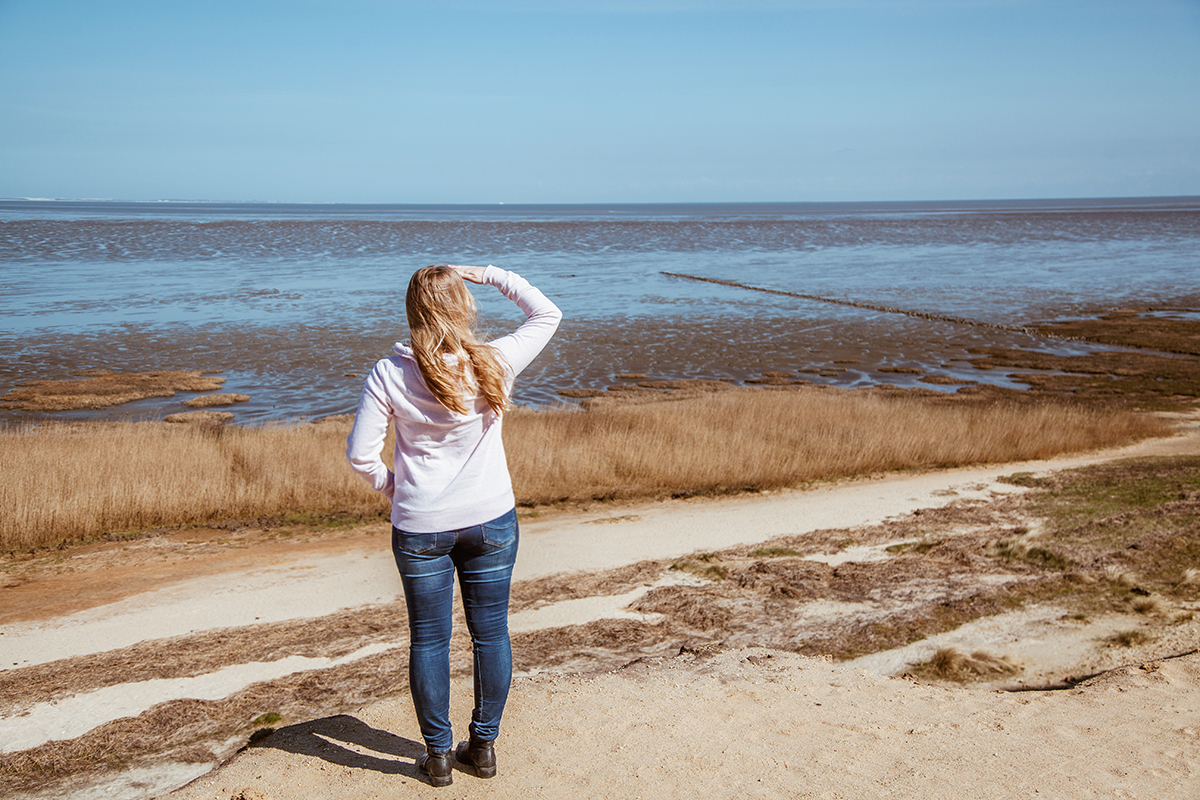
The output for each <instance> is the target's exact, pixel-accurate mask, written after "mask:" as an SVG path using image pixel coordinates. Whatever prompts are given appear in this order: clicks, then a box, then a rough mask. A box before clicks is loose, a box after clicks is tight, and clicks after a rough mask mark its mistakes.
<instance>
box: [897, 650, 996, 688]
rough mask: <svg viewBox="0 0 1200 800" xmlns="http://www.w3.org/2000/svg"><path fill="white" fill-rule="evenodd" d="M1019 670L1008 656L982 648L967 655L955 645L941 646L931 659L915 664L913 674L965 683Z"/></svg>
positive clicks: (919, 676) (920, 676)
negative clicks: (988, 651)
mask: <svg viewBox="0 0 1200 800" xmlns="http://www.w3.org/2000/svg"><path fill="white" fill-rule="evenodd" d="M1018 671H1019V668H1018V667H1017V666H1016V665H1015V664H1013V663H1012V662H1011V661H1009V660H1008V659H1007V658H1002V657H999V656H994V655H992V654H991V653H987V652H984V651H982V650H976V651H975V652H974V653H971V654H970V655H967V654H966V653H962V652H959V651H958V650H957V649H955V648H953V647H940V648H938V650H937V652H936V653H934V654H933V658H931V659H929V661H927V662H925V663H923V664H915V665H913V667H912V670H911V674H912V675H914V676H915V677H918V678H933V679H936V680H943V681H955V682H957V683H965V682H967V681H969V680H977V679H979V678H996V677H999V676H1003V675H1012V674H1013V673H1015V672H1018Z"/></svg>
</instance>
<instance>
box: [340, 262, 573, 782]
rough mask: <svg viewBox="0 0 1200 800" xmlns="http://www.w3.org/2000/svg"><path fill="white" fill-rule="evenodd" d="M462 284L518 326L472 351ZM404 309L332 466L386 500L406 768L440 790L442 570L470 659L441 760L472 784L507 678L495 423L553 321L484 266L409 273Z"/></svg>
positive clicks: (510, 506) (445, 661) (447, 776)
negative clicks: (401, 620)
mask: <svg viewBox="0 0 1200 800" xmlns="http://www.w3.org/2000/svg"><path fill="white" fill-rule="evenodd" d="M464 280H466V281H470V282H472V283H478V284H486V285H489V286H494V287H496V288H497V289H499V290H500V292H501V294H503V295H504V296H505V297H507V298H508V299H509V300H512V301H513V302H514V303H516V304H517V305H518V306H519V307H520V308H521V310H522V311H524V312H525V315H526V317H527V319H526V320H525V322H524V323H523V324H522V325H521V326H520V327H519V328H517V329H516V330H515V331H513V332H512V333H510V334H508V335H507V336H504V337H502V338H500V339H497V340H495V341H493V342H490V343H488V344H483V343H480V342H478V341H477V340H476V339H475V336H474V334H473V333H472V331H471V327H472V325H473V324H474V321H475V300H474V298H473V297H472V296H471V292H470V291H469V290H468V289H467V287H466V285H465V284H464V283H463V281H464ZM405 306H406V309H407V311H408V327H409V333H410V336H411V343H410V344H397V345H396V346H395V348H394V350H395V353H394V355H392V356H391V357H389V358H385V359H383V360H381V361H380V362H379V363H377V364H376V365H375V368H374V369H372V370H371V374H370V375H369V376H367V381H366V385H365V386H364V387H363V393H362V398H361V399H360V401H359V404H358V414H357V416H356V417H355V420H354V429H353V430H352V431H351V432H350V437H349V439H348V440H347V442H346V457H347V458H348V459H349V460H350V464H351V465H352V466H353V468H354V469H355V471H357V472H359V473H360V474H361V475H362V476H363V477H365V478H366V479H367V481H368V482H369V483H370V484H371V486H373V487H374V488H375V489H376V490H377V491H379V492H382V493H383V494H385V495H387V496H388V497H390V498H391V500H392V552H393V553H394V554H395V556H396V566H397V567H398V568H399V569H400V577H401V580H402V582H403V584H404V601H405V603H406V604H407V606H408V625H409V632H410V644H409V665H408V671H409V685H410V687H411V690H412V698H413V704H414V705H415V707H416V712H417V718H418V720H419V721H420V724H421V735H422V736H423V737H424V739H425V749H426V752H425V755H424V756H422V757H421V759H420V761H419V762H418V765H419V767H420V768H421V770H422V771H423V772H424V773H425V774H426V775H427V776H429V779H430V782H432V783H433V784H434V785H435V786H448V785H449V784H450V783H451V781H452V776H451V769H452V766H453V763H452V761H451V753H450V748H451V746H452V745H453V743H454V738H453V733H452V732H451V728H450V627H451V614H452V611H453V591H454V575H455V573H456V572H457V574H458V580H459V585H460V588H461V593H462V599H463V609H464V611H465V612H466V618H467V628H468V629H469V630H470V633H471V645H472V649H473V650H474V669H475V710H474V711H473V712H472V714H471V725H470V739H469V740H468V741H464V742H462V743H461V744H459V746H458V749H457V751H456V752H455V754H454V756H455V757H456V758H457V759H458V761H459V762H461V763H463V764H465V765H469V766H472V767H474V769H475V772H476V774H477V775H478V776H479V777H481V778H490V777H492V776H493V775H495V774H496V757H495V750H494V748H493V742H494V741H495V739H496V735H497V734H498V733H499V726H500V717H501V715H502V714H503V713H504V704H505V701H506V700H507V699H508V687H509V684H510V683H511V682H512V649H511V646H510V644H509V638H508V592H509V583H510V581H511V578H512V569H513V563H514V561H515V560H516V555H517V538H518V532H517V515H516V510H515V507H514V506H515V500H514V498H513V490H512V481H511V480H510V478H509V475H508V465H507V462H506V461H505V457H504V443H503V441H502V440H501V437H500V429H501V422H502V420H503V416H502V415H503V412H504V409H505V407H506V406H507V405H508V401H509V397H510V396H511V394H512V385H513V379H514V378H516V376H517V375H518V374H520V373H521V371H522V370H524V369H525V367H527V366H529V363H530V362H531V361H533V359H534V357H535V356H536V355H537V354H538V353H539V352H540V351H541V350H542V348H543V347H545V346H546V342H548V341H549V340H550V337H551V336H552V335H554V331H555V330H556V329H557V328H558V323H559V320H560V319H562V313H561V312H560V311H559V310H558V307H557V306H555V305H554V303H552V302H550V300H548V299H547V298H546V296H545V295H544V294H542V293H541V292H540V291H538V290H537V289H535V288H534V287H533V286H531V285H530V284H529V282H528V281H526V280H525V279H523V278H521V277H520V276H519V275H517V274H516V273H515V272H508V271H506V270H502V269H497V268H496V267H493V266H488V267H486V268H484V267H458V266H433V267H425V268H424V269H420V270H417V272H415V273H414V274H413V276H412V279H411V280H410V281H409V283H408V295H407V297H406V299H405ZM389 422H391V423H392V424H394V425H395V426H396V451H395V454H394V459H393V465H392V467H393V468H392V469H390V470H389V469H388V468H387V466H386V465H385V464H384V462H383V460H382V459H381V457H380V450H381V449H382V448H383V440H384V437H385V435H386V434H387V427H388V423H389Z"/></svg>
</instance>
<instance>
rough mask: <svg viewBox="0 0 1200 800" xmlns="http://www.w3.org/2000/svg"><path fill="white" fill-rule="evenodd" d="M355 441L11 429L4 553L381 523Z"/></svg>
mask: <svg viewBox="0 0 1200 800" xmlns="http://www.w3.org/2000/svg"><path fill="white" fill-rule="evenodd" d="M197 413H203V412H197ZM208 413H213V412H208ZM347 431H348V427H347V424H346V423H345V422H344V421H343V422H341V423H331V424H323V425H312V424H306V425H294V426H283V425H280V426H268V427H262V428H238V427H233V426H223V427H222V426H218V427H213V426H207V425H163V424H159V423H149V422H139V423H88V424H68V425H60V424H44V425H40V426H37V427H33V426H13V427H9V428H5V429H3V432H2V433H0V438H2V444H0V449H3V452H4V458H3V461H2V462H0V507H3V508H4V509H5V513H4V515H3V516H2V517H0V546H3V547H5V548H9V549H11V548H20V547H38V546H48V545H49V546H53V545H55V544H58V543H61V542H64V541H71V540H77V539H84V538H90V537H97V536H104V535H108V534H116V533H123V532H128V531H138V530H145V529H147V528H154V527H158V526H169V525H179V524H184V523H204V522H210V521H220V520H226V519H237V518H246V517H259V516H263V515H276V514H287V513H292V512H296V511H308V512H317V513H320V512H326V511H360V512H362V513H378V512H379V510H380V509H381V508H382V507H383V505H384V504H385V502H386V501H384V500H383V498H382V497H381V496H380V495H378V494H376V493H375V492H373V491H371V489H370V488H369V487H368V486H367V484H366V483H365V482H364V481H363V480H362V479H361V478H360V477H358V476H357V475H355V474H354V473H353V472H351V471H350V469H349V467H348V466H347V465H346V460H345V457H344V456H343V455H342V453H343V451H344V450H345V440H346V434H347Z"/></svg>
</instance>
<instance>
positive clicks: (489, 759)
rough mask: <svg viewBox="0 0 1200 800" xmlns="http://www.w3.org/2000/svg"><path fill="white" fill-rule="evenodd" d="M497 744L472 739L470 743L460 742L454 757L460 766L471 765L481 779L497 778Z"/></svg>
mask: <svg viewBox="0 0 1200 800" xmlns="http://www.w3.org/2000/svg"><path fill="white" fill-rule="evenodd" d="M494 744H495V742H485V741H483V740H482V739H476V738H475V737H474V736H472V737H471V741H469V742H459V743H458V749H457V750H455V751H454V757H455V758H457V759H458V763H460V764H470V765H471V766H472V767H474V768H475V774H476V775H478V776H479V777H481V778H494V777H496V750H495V748H494V747H493V745H494Z"/></svg>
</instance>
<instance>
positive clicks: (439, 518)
mask: <svg viewBox="0 0 1200 800" xmlns="http://www.w3.org/2000/svg"><path fill="white" fill-rule="evenodd" d="M483 282H484V284H485V285H488V286H495V287H496V288H497V289H499V290H500V292H501V294H503V295H504V296H505V297H507V298H508V299H509V300H512V301H513V302H514V303H516V304H517V305H518V306H519V307H520V308H521V310H522V311H524V312H525V315H526V316H527V317H528V319H526V320H525V322H524V323H523V324H522V325H521V326H520V327H519V328H517V329H516V330H515V331H513V332H512V333H510V334H508V335H507V336H503V337H501V338H499V339H497V340H495V341H494V342H489V343H488V344H489V346H490V347H494V348H496V349H497V350H498V351H500V357H501V360H502V361H503V362H504V365H505V367H506V369H505V390H506V391H507V392H508V393H510V394H511V392H512V383H513V379H514V378H516V376H517V375H519V374H520V373H521V371H522V370H524V369H525V367H527V366H529V363H530V362H531V361H533V359H534V357H535V356H537V354H538V353H540V352H541V350H542V348H543V347H545V346H546V343H547V342H548V341H550V337H551V336H553V335H554V331H555V330H557V328H558V323H559V321H560V320H561V319H562V312H561V311H559V310H558V306H556V305H554V303H552V302H551V301H550V300H549V299H548V298H547V297H546V296H545V295H544V294H542V293H541V292H540V291H539V290H538V289H536V288H534V287H533V286H531V285H530V283H529V281H527V280H525V279H524V278H522V277H521V276H520V275H518V274H517V273H515V272H509V271H507V270H502V269H498V268H497V267H493V266H488V268H487V269H486V270H484V273H483ZM394 350H395V355H393V356H390V357H389V358H385V359H382V360H380V361H379V362H378V363H377V364H376V365H375V367H374V369H372V370H371V374H370V375H368V376H367V381H366V385H364V386H363V392H362V397H361V399H360V400H359V402H358V412H357V415H356V416H355V418H354V429H353V430H351V431H350V437H349V438H348V439H347V440H346V458H348V459H349V460H350V465H351V466H352V467H353V468H354V470H355V471H356V472H358V473H359V474H361V475H362V476H363V477H364V478H366V479H367V482H368V483H370V484H371V486H372V487H373V488H374V489H375V490H376V491H378V492H381V493H383V494H385V495H387V496H388V497H390V498H391V499H392V525H394V526H395V527H397V528H399V529H400V530H402V531H408V532H410V533H432V532H435V531H449V530H457V529H459V528H466V527H469V526H471V525H478V524H480V523H482V522H487V521H488V520H490V519H495V518H496V517H498V516H500V515H501V514H503V513H505V512H506V511H509V510H511V509H512V507H513V505H514V503H515V500H514V498H513V490H512V480H511V479H510V478H509V475H508V463H507V461H506V460H505V456H504V441H503V440H502V439H501V427H502V423H503V418H502V417H501V416H499V415H497V414H495V413H494V412H493V411H492V410H491V409H490V408H489V407H488V404H487V402H486V401H485V400H484V399H483V398H482V397H476V398H475V401H474V403H473V404H472V403H468V405H469V406H472V407H471V410H470V411H469V412H468V413H466V414H457V413H455V412H453V411H451V410H450V409H448V408H446V407H445V406H443V405H442V404H441V403H439V402H438V400H437V398H435V397H434V396H433V394H432V393H431V392H430V391H429V389H428V388H427V387H426V386H425V380H424V378H422V377H421V371H420V370H419V369H418V368H417V361H416V358H415V357H414V356H413V353H412V349H411V348H410V347H409V346H408V345H407V344H402V343H397V344H396V345H395V348H394ZM389 421H390V422H392V423H393V424H395V426H396V452H395V455H394V457H393V460H392V469H388V468H387V466H386V465H385V464H384V462H383V459H382V458H381V457H380V451H381V450H382V449H383V440H384V437H385V436H386V435H387V426H388V423H389Z"/></svg>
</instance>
